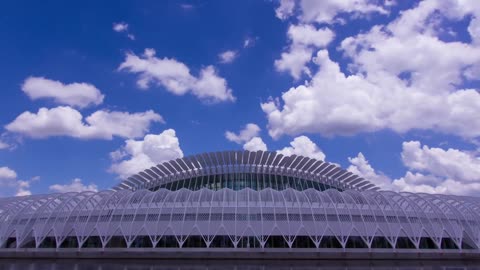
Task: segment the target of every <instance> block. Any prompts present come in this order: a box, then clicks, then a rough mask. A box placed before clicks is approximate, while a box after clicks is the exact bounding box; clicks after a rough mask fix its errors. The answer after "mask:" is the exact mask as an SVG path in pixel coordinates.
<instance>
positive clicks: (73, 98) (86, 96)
mask: <svg viewBox="0 0 480 270" xmlns="http://www.w3.org/2000/svg"><path fill="white" fill-rule="evenodd" d="M22 91H23V92H25V94H27V95H28V97H30V99H32V100H36V99H41V98H48V99H53V101H54V102H55V103H58V104H66V105H70V106H74V107H78V108H85V107H87V106H89V105H99V104H101V103H102V102H103V99H104V97H105V96H104V95H102V93H101V92H100V90H98V89H97V88H96V87H95V86H93V85H91V84H88V83H71V84H63V83H62V82H60V81H54V80H49V79H46V78H44V77H28V78H27V79H26V80H25V82H23V85H22Z"/></svg>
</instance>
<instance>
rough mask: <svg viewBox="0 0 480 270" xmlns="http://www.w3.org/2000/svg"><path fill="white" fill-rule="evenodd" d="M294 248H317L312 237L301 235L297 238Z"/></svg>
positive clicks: (293, 244)
mask: <svg viewBox="0 0 480 270" xmlns="http://www.w3.org/2000/svg"><path fill="white" fill-rule="evenodd" d="M292 248H316V246H315V243H314V242H313V241H312V238H310V236H305V235H299V236H297V237H295V240H294V241H293V243H292Z"/></svg>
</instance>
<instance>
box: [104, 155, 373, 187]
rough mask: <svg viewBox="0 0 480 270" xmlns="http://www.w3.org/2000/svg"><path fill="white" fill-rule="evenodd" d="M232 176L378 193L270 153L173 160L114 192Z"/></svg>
mask: <svg viewBox="0 0 480 270" xmlns="http://www.w3.org/2000/svg"><path fill="white" fill-rule="evenodd" d="M230 173H235V174H237V173H258V174H271V175H282V176H292V177H298V178H302V179H305V180H310V181H317V182H320V183H324V184H328V185H330V186H332V187H335V188H338V189H341V190H348V189H353V190H359V191H365V190H378V189H379V188H378V187H377V186H375V185H374V184H372V183H370V182H369V181H367V180H365V179H363V178H361V177H360V176H358V175H355V174H353V173H351V172H348V171H346V170H344V169H342V168H340V167H339V166H337V165H335V164H332V163H329V162H324V161H321V160H316V159H312V158H309V157H304V156H297V155H292V156H284V155H282V154H279V153H276V152H270V151H257V152H250V151H224V152H210V153H203V154H198V155H193V156H187V157H183V158H179V159H175V160H170V161H166V162H163V163H161V164H158V165H156V166H154V167H151V168H150V169H146V170H145V171H142V172H139V173H137V174H135V175H133V176H131V177H129V178H127V179H126V180H125V181H123V182H121V183H120V184H118V185H117V186H115V187H114V188H113V189H114V190H125V189H126V190H139V189H152V188H155V187H159V186H161V185H164V184H166V183H169V182H175V181H180V180H185V179H190V178H193V177H198V176H205V175H214V174H230Z"/></svg>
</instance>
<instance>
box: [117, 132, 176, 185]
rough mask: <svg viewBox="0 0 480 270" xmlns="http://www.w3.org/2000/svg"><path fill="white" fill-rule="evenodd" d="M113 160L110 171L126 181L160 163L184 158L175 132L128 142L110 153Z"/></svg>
mask: <svg viewBox="0 0 480 270" xmlns="http://www.w3.org/2000/svg"><path fill="white" fill-rule="evenodd" d="M110 157H111V158H112V160H113V164H112V165H111V167H110V169H109V171H110V172H112V173H115V174H118V175H119V177H120V178H122V179H125V178H127V177H129V176H132V175H133V174H136V173H138V172H140V171H143V170H145V169H148V168H150V167H152V166H154V165H157V164H158V163H161V162H164V161H168V160H172V159H176V158H181V157H183V152H182V149H181V148H180V142H179V140H178V138H177V136H176V134H175V130H173V129H167V130H165V131H163V132H162V133H160V134H158V135H155V134H147V135H146V136H145V137H144V138H143V140H127V141H125V145H124V146H123V147H122V148H120V149H118V150H116V151H115V152H112V153H110Z"/></svg>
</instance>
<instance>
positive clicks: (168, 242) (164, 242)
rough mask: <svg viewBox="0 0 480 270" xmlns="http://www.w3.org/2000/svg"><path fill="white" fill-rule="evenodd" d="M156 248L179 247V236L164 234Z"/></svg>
mask: <svg viewBox="0 0 480 270" xmlns="http://www.w3.org/2000/svg"><path fill="white" fill-rule="evenodd" d="M155 247H156V248H179V247H180V245H179V244H178V241H177V238H175V236H173V235H164V236H162V238H160V241H158V243H157V244H156V245H155Z"/></svg>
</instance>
